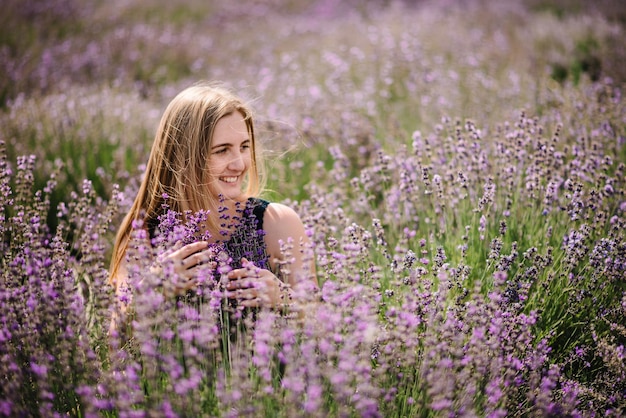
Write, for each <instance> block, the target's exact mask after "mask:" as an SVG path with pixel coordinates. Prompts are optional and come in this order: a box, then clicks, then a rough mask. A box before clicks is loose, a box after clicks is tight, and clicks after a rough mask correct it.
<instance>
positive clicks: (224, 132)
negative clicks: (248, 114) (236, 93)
mask: <svg viewBox="0 0 626 418" xmlns="http://www.w3.org/2000/svg"><path fill="white" fill-rule="evenodd" d="M247 139H250V135H249V134H248V125H247V124H246V121H245V120H244V117H243V115H242V114H241V113H239V112H233V113H231V114H229V115H226V116H224V117H222V118H221V119H220V120H218V121H217V123H216V124H215V130H214V131H213V143H214V144H218V143H223V142H230V141H244V140H247Z"/></svg>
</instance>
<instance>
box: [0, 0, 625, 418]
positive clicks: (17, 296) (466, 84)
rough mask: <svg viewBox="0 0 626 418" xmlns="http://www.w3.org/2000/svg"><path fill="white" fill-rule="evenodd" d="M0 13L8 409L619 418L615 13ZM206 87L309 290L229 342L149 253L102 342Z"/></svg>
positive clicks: (575, 9) (1, 393) (209, 301)
mask: <svg viewBox="0 0 626 418" xmlns="http://www.w3.org/2000/svg"><path fill="white" fill-rule="evenodd" d="M587 3H589V4H587ZM590 4H591V5H590ZM2 9H3V10H2V14H1V15H0V235H1V236H2V238H3V239H2V240H1V241H0V250H1V251H0V254H1V255H0V265H1V270H0V273H1V276H0V281H1V286H0V416H7V417H13V416H17V417H26V416H46V417H47V416H61V415H63V416H65V415H70V416H110V417H116V416H119V417H127V416H146V417H148V416H149V417H153V416H167V417H170V416H222V417H236V416H253V417H258V416H267V417H275V416H279V417H295V416H297V417H301V416H310V417H320V416H332V417H334V416H338V417H339V416H341V417H351V416H354V417H360V416H364V417H383V416H384V417H439V416H442V417H444V416H445V417H450V416H489V417H504V416H529V417H535V416H542V417H543V416H615V417H617V416H623V415H626V359H625V356H626V353H625V344H626V279H625V276H626V232H625V228H626V196H625V194H624V191H625V182H626V178H625V176H626V111H625V109H626V106H625V102H624V98H623V91H624V87H625V85H626V68H625V67H624V66H623V62H626V41H625V40H626V33H625V30H626V26H625V22H626V7H625V5H624V4H623V2H621V1H620V0H614V1H611V0H604V1H599V2H583V1H574V0H571V1H566V0H545V1H542V0H517V1H506V2H504V1H502V2H497V1H487V0H483V1H479V0H476V1H460V0H458V1H455V0H450V1H440V2H434V1H433V2H430V1H426V0H424V1H408V0H406V1H395V2H394V1H385V0H372V1H368V2H362V1H357V0H346V1H333V0H317V1H310V2H305V1H299V0H270V1H261V0H246V1H240V2H218V1H204V0H180V1H176V2H174V1H167V0H150V1H140V0H111V1H106V2H105V1H101V0H84V1H79V0H26V1H22V0H7V1H4V2H3V5H2ZM200 79H205V80H220V81H222V82H224V83H225V84H226V85H227V86H229V87H231V88H232V89H233V90H235V91H236V92H237V93H239V94H241V95H243V96H244V97H245V98H247V99H249V100H250V101H252V103H253V107H254V108H255V110H256V112H257V115H256V116H257V121H258V128H259V129H258V130H259V137H260V140H261V142H262V147H263V149H264V156H265V162H266V164H265V165H266V177H267V183H268V191H267V194H266V197H267V198H268V199H271V200H273V201H278V202H283V203H287V204H289V205H291V206H292V207H294V209H296V210H297V211H298V213H299V214H300V215H301V217H302V219H303V221H304V222H305V224H306V227H307V232H308V233H309V234H310V236H311V238H312V242H313V248H311V249H310V250H311V251H310V253H309V254H308V256H310V257H315V260H316V262H317V275H318V280H319V283H320V286H321V298H317V297H316V298H309V297H307V295H306V294H304V295H302V299H303V300H304V303H303V306H302V307H301V308H300V310H299V311H297V312H282V313H281V312H275V311H262V312H259V313H258V315H257V317H256V320H255V322H254V323H250V324H248V329H247V331H246V332H239V333H235V334H233V335H235V336H236V338H229V337H228V336H226V335H224V333H223V332H222V330H224V329H228V328H227V324H225V322H227V321H228V318H229V317H228V315H224V310H223V309H222V297H223V296H222V294H220V292H219V291H214V290H210V289H209V288H203V287H202V286H200V288H199V290H198V295H195V296H193V297H192V296H190V297H188V298H187V299H185V300H182V299H179V300H174V299H165V298H164V297H163V296H162V294H160V293H159V292H157V291H155V287H154V286H147V285H146V284H149V283H153V282H159V281H162V280H168V279H169V277H154V275H151V274H150V273H148V271H149V270H148V268H147V267H146V266H147V265H148V264H147V263H149V260H147V259H145V257H143V258H142V254H144V253H146V252H147V251H149V249H146V248H140V247H139V248H136V253H135V255H136V256H137V258H138V259H140V260H142V263H139V264H138V269H139V270H137V271H136V276H141V277H142V278H143V279H146V280H143V281H142V282H141V283H142V284H139V283H137V285H136V286H134V287H133V292H134V294H133V300H134V306H135V308H134V309H135V313H136V316H135V320H134V321H132V322H131V325H130V328H131V329H129V330H128V331H129V332H128V333H122V334H121V335H117V334H116V335H114V336H113V337H111V338H109V337H108V336H107V330H108V327H109V323H110V321H111V316H112V314H113V313H114V311H115V309H116V306H117V305H116V303H115V296H114V294H113V291H112V289H111V287H110V286H109V285H108V284H107V269H108V263H109V259H110V255H111V250H112V243H113V237H114V233H115V230H116V227H117V225H118V224H119V222H120V221H121V218H122V216H123V215H124V214H125V213H126V211H127V210H128V208H129V205H130V203H131V201H132V198H133V197H134V194H135V192H136V188H137V185H138V182H139V180H140V176H141V172H142V166H141V165H142V164H143V163H144V161H145V160H146V158H147V153H148V151H149V147H150V145H151V141H152V136H153V135H154V131H155V129H156V125H157V122H158V119H159V117H160V114H161V112H162V111H163V109H164V107H165V105H166V103H167V102H169V100H170V99H171V98H173V96H174V95H175V94H176V93H178V91H180V90H181V89H182V88H184V87H187V86H188V85H190V84H192V83H194V82H195V81H197V80H200ZM172 231H173V232H174V235H176V234H178V235H176V236H175V237H174V238H176V237H180V234H183V235H184V234H188V233H189V229H185V228H184V227H182V226H180V225H174V228H173V229H172ZM170 238H172V237H170ZM285 251H286V252H288V251H289V248H288V246H286V248H285ZM142 266H143V267H145V270H142V268H143V267H142ZM144 271H145V273H143V272H144ZM164 274H165V275H166V273H164ZM203 292H204V293H203ZM320 299H321V300H320Z"/></svg>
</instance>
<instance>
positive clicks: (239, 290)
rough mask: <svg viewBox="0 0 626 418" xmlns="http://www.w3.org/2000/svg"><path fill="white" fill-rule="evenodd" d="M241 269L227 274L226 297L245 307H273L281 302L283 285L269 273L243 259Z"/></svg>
mask: <svg viewBox="0 0 626 418" xmlns="http://www.w3.org/2000/svg"><path fill="white" fill-rule="evenodd" d="M241 264H242V265H243V268H240V269H235V270H233V271H231V272H229V273H228V279H229V281H228V284H227V285H226V290H227V291H228V293H227V296H228V297H229V298H231V299H237V300H238V301H239V304H240V305H241V306H245V307H261V306H267V307H275V306H276V305H278V304H279V303H280V302H281V296H282V292H281V288H282V287H283V286H284V284H283V283H282V282H281V281H280V280H279V279H278V277H276V276H275V275H274V274H273V273H272V272H271V271H269V270H265V269H260V268H258V267H256V266H255V265H254V264H253V263H251V262H249V261H248V260H246V259H245V258H242V259H241Z"/></svg>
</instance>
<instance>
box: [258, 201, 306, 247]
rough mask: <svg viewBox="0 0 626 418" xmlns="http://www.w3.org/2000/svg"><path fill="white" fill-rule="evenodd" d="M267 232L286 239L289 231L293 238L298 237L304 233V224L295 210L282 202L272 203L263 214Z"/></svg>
mask: <svg viewBox="0 0 626 418" xmlns="http://www.w3.org/2000/svg"><path fill="white" fill-rule="evenodd" d="M263 226H264V229H265V233H266V234H268V235H271V236H276V237H278V238H282V239H285V238H287V237H289V233H292V234H294V235H293V236H291V238H294V239H298V238H300V237H301V236H302V235H304V225H303V224H302V220H301V219H300V216H299V215H298V214H297V213H296V211H295V210H293V209H292V208H290V207H289V206H287V205H283V204H281V203H270V204H269V205H268V206H267V209H266V210H265V215H264V216H263Z"/></svg>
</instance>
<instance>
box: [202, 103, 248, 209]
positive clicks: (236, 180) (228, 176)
mask: <svg viewBox="0 0 626 418" xmlns="http://www.w3.org/2000/svg"><path fill="white" fill-rule="evenodd" d="M251 152H252V141H251V138H250V135H249V134H248V128H247V126H246V122H245V121H244V118H243V116H242V115H241V113H239V112H233V113H231V114H230V115H228V116H224V117H223V118H221V119H220V120H219V121H218V122H217V124H216V125H215V130H214V132H213V139H212V143H211V150H210V155H209V161H208V169H209V173H210V174H211V179H212V180H211V184H210V188H211V192H213V193H214V194H215V195H216V196H218V195H220V194H221V195H223V196H224V197H225V198H226V199H238V198H240V197H241V195H242V188H243V182H244V178H245V175H246V174H247V172H248V169H249V168H250V164H251V160H252V154H251Z"/></svg>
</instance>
